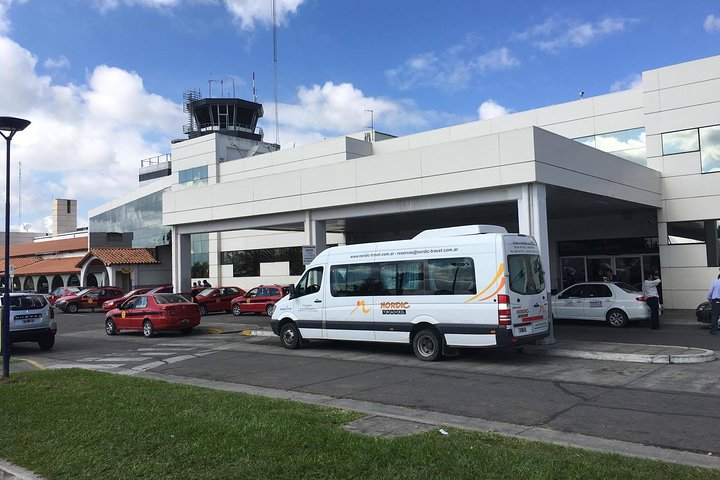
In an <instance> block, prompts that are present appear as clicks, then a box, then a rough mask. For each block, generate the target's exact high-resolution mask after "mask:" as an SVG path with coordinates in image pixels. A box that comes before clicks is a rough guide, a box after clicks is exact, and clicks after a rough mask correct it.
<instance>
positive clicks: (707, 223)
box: [667, 219, 720, 267]
mask: <svg viewBox="0 0 720 480" xmlns="http://www.w3.org/2000/svg"><path fill="white" fill-rule="evenodd" d="M667 233H668V245H691V244H705V253H706V255H707V266H708V267H718V266H720V220H718V219H713V220H693V221H688V222H668V224H667Z"/></svg>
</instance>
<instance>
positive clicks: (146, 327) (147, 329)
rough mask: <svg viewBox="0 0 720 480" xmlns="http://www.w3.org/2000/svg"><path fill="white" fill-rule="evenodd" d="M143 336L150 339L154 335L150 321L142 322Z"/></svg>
mask: <svg viewBox="0 0 720 480" xmlns="http://www.w3.org/2000/svg"><path fill="white" fill-rule="evenodd" d="M143 335H145V338H150V337H152V336H153V335H155V328H153V324H152V322H151V321H150V320H145V321H144V322H143Z"/></svg>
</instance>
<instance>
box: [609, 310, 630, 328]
mask: <svg viewBox="0 0 720 480" xmlns="http://www.w3.org/2000/svg"><path fill="white" fill-rule="evenodd" d="M605 320H607V323H608V325H610V326H611V327H617V328H620V327H624V326H625V325H627V321H628V317H627V314H626V313H625V312H623V311H622V310H617V309H615V310H610V311H609V312H608V313H607V315H605Z"/></svg>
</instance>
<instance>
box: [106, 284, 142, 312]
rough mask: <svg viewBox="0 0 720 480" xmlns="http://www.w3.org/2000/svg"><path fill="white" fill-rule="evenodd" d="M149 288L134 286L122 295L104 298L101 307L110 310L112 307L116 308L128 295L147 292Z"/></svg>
mask: <svg viewBox="0 0 720 480" xmlns="http://www.w3.org/2000/svg"><path fill="white" fill-rule="evenodd" d="M149 290H150V289H149V288H136V289H135V290H130V291H129V292H127V293H126V294H125V295H123V296H122V297H117V298H113V299H110V300H106V301H104V302H103V304H102V309H103V310H105V311H108V310H112V309H113V308H117V307H118V306H119V305H120V304H121V303H123V302H124V301H125V300H127V299H128V298H130V297H133V296H135V295H140V294H141V293H148V291H149Z"/></svg>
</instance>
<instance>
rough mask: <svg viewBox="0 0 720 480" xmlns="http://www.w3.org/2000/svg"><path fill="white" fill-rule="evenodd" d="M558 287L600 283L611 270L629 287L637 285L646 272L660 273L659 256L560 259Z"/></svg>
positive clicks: (607, 256)
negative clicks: (580, 283)
mask: <svg viewBox="0 0 720 480" xmlns="http://www.w3.org/2000/svg"><path fill="white" fill-rule="evenodd" d="M560 265H561V269H560V280H561V282H560V285H561V286H562V288H567V287H569V286H570V285H574V284H576V283H578V282H585V281H588V282H602V281H604V280H605V279H606V277H607V272H608V271H609V270H612V271H613V272H614V273H615V275H617V277H618V280H619V281H621V282H624V283H628V284H630V285H636V286H637V285H639V284H641V283H642V281H643V279H644V278H645V274H646V273H648V272H660V256H659V255H656V254H649V255H606V256H600V255H598V256H573V257H561V258H560Z"/></svg>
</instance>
